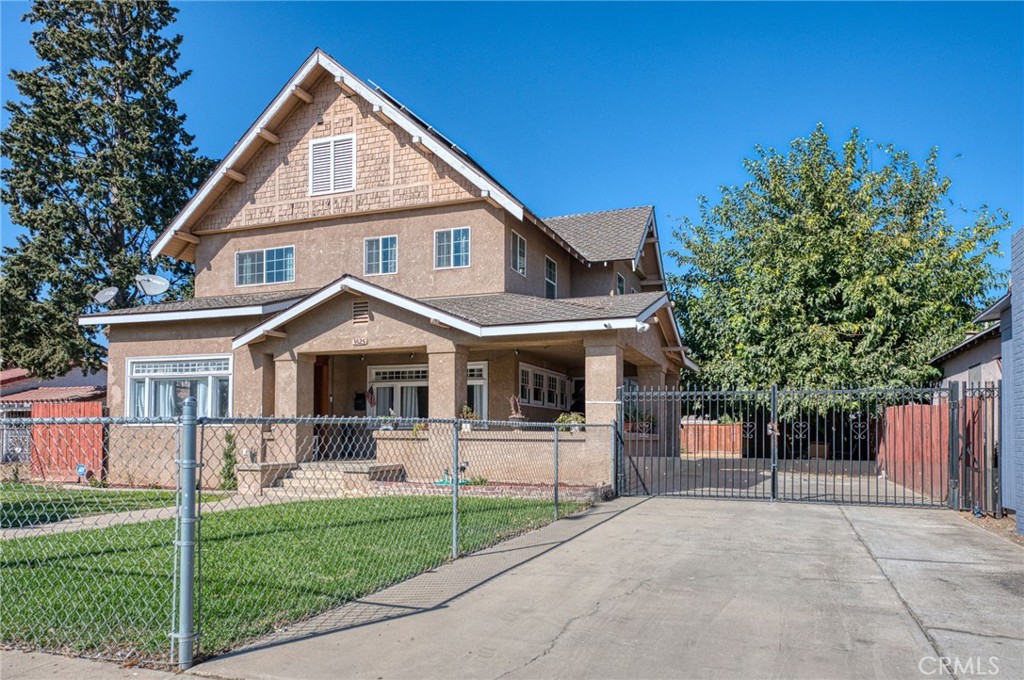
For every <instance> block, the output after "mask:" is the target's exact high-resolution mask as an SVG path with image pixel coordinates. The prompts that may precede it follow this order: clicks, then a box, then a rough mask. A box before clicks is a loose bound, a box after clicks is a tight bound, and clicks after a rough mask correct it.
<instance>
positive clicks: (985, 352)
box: [931, 296, 1008, 386]
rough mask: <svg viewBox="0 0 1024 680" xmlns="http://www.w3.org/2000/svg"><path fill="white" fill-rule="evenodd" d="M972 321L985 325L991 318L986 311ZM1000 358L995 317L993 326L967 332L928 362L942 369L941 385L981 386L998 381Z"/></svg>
mask: <svg viewBox="0 0 1024 680" xmlns="http://www.w3.org/2000/svg"><path fill="white" fill-rule="evenodd" d="M1007 299H1008V296H1007ZM983 317H984V318H983ZM974 321H975V323H986V322H989V321H992V319H991V318H989V316H988V311H986V312H985V313H983V314H982V315H981V316H980V317H978V318H977V319H975V320H974ZM1002 356H1003V343H1002V336H1001V334H1000V323H999V317H998V315H996V316H995V321H994V323H991V324H990V325H989V326H987V327H986V328H985V329H984V330H982V331H979V332H977V333H971V334H970V335H968V336H967V339H966V340H964V341H963V342H961V343H960V344H958V345H956V346H955V347H953V348H951V349H949V350H947V351H945V352H943V353H942V354H940V355H939V356H937V357H935V358H934V359H932V361H931V365H932V366H935V367H936V368H941V369H942V384H943V385H949V384H950V383H954V382H957V383H968V384H971V385H977V386H982V385H985V384H989V383H991V384H995V383H997V382H999V381H1000V380H1002V378H1003V364H1002Z"/></svg>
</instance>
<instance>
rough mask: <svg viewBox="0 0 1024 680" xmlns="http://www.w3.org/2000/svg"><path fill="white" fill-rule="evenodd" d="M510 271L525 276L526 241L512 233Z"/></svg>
mask: <svg viewBox="0 0 1024 680" xmlns="http://www.w3.org/2000/svg"><path fill="white" fill-rule="evenodd" d="M512 271H514V272H516V273H517V274H519V275H520V276H526V239H525V238H523V237H522V236H520V235H519V234H517V233H516V232H514V231H513V232H512Z"/></svg>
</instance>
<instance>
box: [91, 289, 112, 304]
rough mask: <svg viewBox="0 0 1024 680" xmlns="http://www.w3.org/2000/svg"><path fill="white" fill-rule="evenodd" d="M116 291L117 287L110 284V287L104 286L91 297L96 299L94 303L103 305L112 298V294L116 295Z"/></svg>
mask: <svg viewBox="0 0 1024 680" xmlns="http://www.w3.org/2000/svg"><path fill="white" fill-rule="evenodd" d="M117 293H118V290H117V287H116V286H111V287H110V288H104V289H103V290H101V291H100V292H98V293H96V294H95V295H93V296H92V299H93V300H95V301H96V304H99V305H105V304H107V303H108V302H110V301H111V300H113V299H114V296H115V295H117Z"/></svg>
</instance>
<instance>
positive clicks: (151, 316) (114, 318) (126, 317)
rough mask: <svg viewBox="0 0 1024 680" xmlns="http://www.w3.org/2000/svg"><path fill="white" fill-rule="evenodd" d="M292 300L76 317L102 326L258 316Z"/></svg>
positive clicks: (80, 321)
mask: <svg viewBox="0 0 1024 680" xmlns="http://www.w3.org/2000/svg"><path fill="white" fill-rule="evenodd" d="M289 304H292V301H291V300H289V301H285V302H275V303H272V304H268V305H247V306H244V307H220V308H217V309H193V310H183V311H180V312H141V313H139V314H106V315H97V316H81V317H78V325H79V326H102V325H109V324H127V323H158V322H161V321H196V320H200V319H221V318H226V317H237V316H260V315H261V314H273V313H274V312H279V311H281V310H282V309H286V308H287V307H288V305H289Z"/></svg>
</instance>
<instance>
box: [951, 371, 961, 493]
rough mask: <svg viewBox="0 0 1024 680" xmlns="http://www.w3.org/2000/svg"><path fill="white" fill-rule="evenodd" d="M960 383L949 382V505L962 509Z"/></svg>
mask: <svg viewBox="0 0 1024 680" xmlns="http://www.w3.org/2000/svg"><path fill="white" fill-rule="evenodd" d="M959 401H960V383H958V382H951V383H950V384H949V507H950V509H952V510H959V509H960V465H959V458H960V455H959V454H960V408H959Z"/></svg>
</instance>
